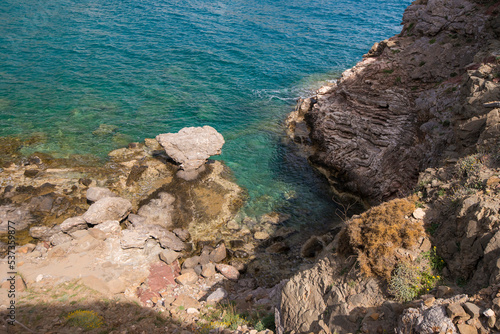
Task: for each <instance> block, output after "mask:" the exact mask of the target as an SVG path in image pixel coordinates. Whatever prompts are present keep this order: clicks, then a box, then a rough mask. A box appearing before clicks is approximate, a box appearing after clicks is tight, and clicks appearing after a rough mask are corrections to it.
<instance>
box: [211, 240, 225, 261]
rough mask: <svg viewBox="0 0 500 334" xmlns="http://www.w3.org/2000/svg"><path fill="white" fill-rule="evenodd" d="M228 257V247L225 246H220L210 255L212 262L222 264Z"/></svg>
mask: <svg viewBox="0 0 500 334" xmlns="http://www.w3.org/2000/svg"><path fill="white" fill-rule="evenodd" d="M226 256H227V251H226V246H225V245H224V244H220V245H219V246H217V248H215V249H214V250H213V251H212V252H211V253H210V261H212V262H215V263H217V262H221V261H222V260H224V259H225V258H226Z"/></svg>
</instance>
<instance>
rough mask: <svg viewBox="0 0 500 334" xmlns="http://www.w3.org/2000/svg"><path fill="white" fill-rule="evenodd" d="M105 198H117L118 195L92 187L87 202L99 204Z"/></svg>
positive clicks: (104, 189) (105, 189)
mask: <svg viewBox="0 0 500 334" xmlns="http://www.w3.org/2000/svg"><path fill="white" fill-rule="evenodd" d="M104 197H116V195H115V194H114V193H113V192H112V191H111V190H109V189H108V188H103V187H90V188H89V189H87V200H88V201H90V202H97V201H98V200H100V199H102V198H104Z"/></svg>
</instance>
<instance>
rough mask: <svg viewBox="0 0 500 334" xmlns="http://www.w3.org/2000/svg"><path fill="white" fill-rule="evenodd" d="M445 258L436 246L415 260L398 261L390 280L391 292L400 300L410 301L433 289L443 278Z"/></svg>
mask: <svg viewBox="0 0 500 334" xmlns="http://www.w3.org/2000/svg"><path fill="white" fill-rule="evenodd" d="M444 265H445V263H444V261H443V259H442V258H441V257H440V256H438V255H437V254H436V247H433V248H432V249H431V250H430V251H428V252H425V253H423V254H422V255H421V256H420V257H418V258H417V259H416V260H415V261H413V262H410V261H402V262H400V263H398V265H397V267H396V269H395V270H394V273H393V275H392V277H391V279H390V281H389V293H391V294H392V295H393V296H394V297H395V299H396V300H397V301H399V302H408V301H411V300H413V299H414V298H415V297H417V296H419V295H421V294H424V293H427V292H429V291H430V290H432V289H433V288H434V287H435V286H436V285H437V283H438V282H439V281H440V280H441V276H440V275H439V273H440V272H441V270H442V269H443V268H444Z"/></svg>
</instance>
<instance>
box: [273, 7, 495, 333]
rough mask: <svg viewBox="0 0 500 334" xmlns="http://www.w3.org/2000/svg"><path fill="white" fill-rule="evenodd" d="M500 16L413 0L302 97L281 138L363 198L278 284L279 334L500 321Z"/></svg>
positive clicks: (449, 329)
mask: <svg viewBox="0 0 500 334" xmlns="http://www.w3.org/2000/svg"><path fill="white" fill-rule="evenodd" d="M499 12H500V2H498V1H493V2H484V1H463V0H449V1H431V0H429V1H425V0H423V1H420V0H417V1H415V2H414V3H413V4H412V5H410V6H409V7H408V8H407V10H406V11H405V14H404V17H403V22H402V24H403V29H402V32H401V33H400V34H399V35H398V36H395V37H392V38H390V39H388V40H385V41H382V42H379V43H375V45H374V46H373V47H372V48H371V50H369V52H368V53H367V54H366V55H365V56H364V57H363V59H362V60H361V61H360V62H359V63H358V64H357V65H356V66H354V67H353V68H351V69H349V70H347V71H345V72H344V73H343V74H342V76H341V78H339V79H338V80H337V81H336V82H335V83H332V84H329V85H328V86H324V87H322V88H320V89H319V90H318V91H317V93H316V95H315V96H313V97H309V98H304V99H301V100H299V102H298V104H297V108H296V110H295V111H294V112H293V113H292V114H291V115H290V116H289V118H288V120H287V124H288V128H289V134H290V137H291V139H292V140H293V141H294V142H296V143H298V144H300V145H302V146H303V147H304V148H305V149H306V151H307V152H309V153H310V161H311V163H312V164H313V165H315V166H316V167H317V168H318V169H319V170H320V171H322V172H323V173H324V174H325V175H326V176H327V177H328V179H329V181H330V183H331V185H332V186H333V188H334V189H335V190H336V191H338V192H346V193H349V194H355V195H357V196H358V197H360V198H362V199H363V200H365V201H366V202H367V203H368V204H370V205H372V206H373V207H372V208H371V209H370V210H369V211H367V212H366V213H363V214H362V215H360V216H356V217H352V218H351V219H350V220H347V221H346V224H345V226H344V228H343V229H342V231H341V232H340V233H339V234H338V235H337V236H336V238H335V240H334V242H332V243H331V244H330V245H328V246H327V247H326V248H325V250H324V251H323V254H322V255H319V256H318V260H317V262H316V264H315V266H314V267H312V268H310V269H308V270H305V271H302V272H299V273H297V274H296V275H295V276H293V277H292V278H291V279H290V280H289V281H288V282H287V283H286V285H285V286H284V287H283V291H282V296H281V302H280V305H279V307H278V309H277V311H276V323H277V331H278V333H309V332H314V333H354V332H361V333H386V332H387V333H388V332H396V333H493V332H495V331H496V330H498V329H500V321H497V318H499V317H500V298H499V297H500V275H499V272H500V269H499V268H500V242H499V241H498V240H500V239H499V237H498V235H499V233H500V207H499V204H498V203H500V178H499V175H500V145H499V144H500V141H499V138H500V117H499V110H500V109H498V108H499V107H500V102H498V100H500V88H499V82H500V41H499V39H498V37H499V36H500V17H499V15H498V14H499ZM396 197H403V198H404V199H396V200H391V201H389V202H387V201H388V200H390V199H392V198H396ZM403 203H404V205H403ZM408 203H410V204H411V205H409V204H408ZM412 205H413V206H412ZM412 210H413V212H411V211H412ZM417 231H421V232H418V233H417Z"/></svg>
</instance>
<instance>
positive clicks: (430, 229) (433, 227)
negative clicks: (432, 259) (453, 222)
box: [425, 223, 440, 236]
mask: <svg viewBox="0 0 500 334" xmlns="http://www.w3.org/2000/svg"><path fill="white" fill-rule="evenodd" d="M439 226H440V224H439V223H431V224H430V225H429V227H427V228H426V229H425V231H426V232H427V233H429V234H430V235H431V236H433V235H434V233H436V231H437V229H438V228H439Z"/></svg>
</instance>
